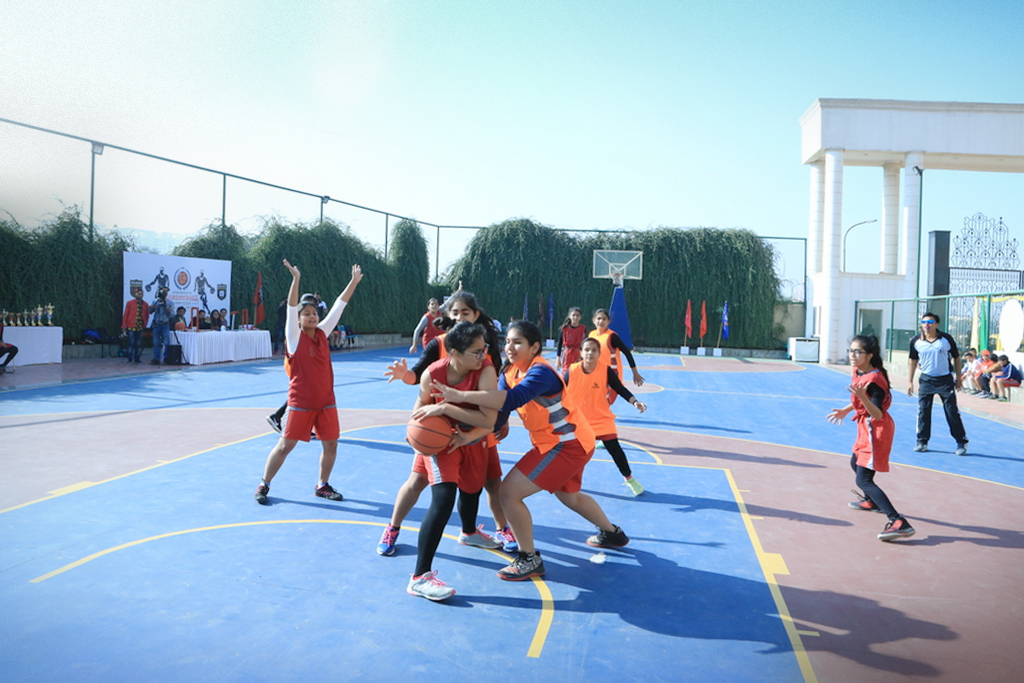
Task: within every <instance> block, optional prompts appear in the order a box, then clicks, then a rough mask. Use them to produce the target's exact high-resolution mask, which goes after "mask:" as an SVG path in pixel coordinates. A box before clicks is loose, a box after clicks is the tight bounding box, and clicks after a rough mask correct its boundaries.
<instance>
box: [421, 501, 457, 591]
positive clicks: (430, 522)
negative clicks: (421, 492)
mask: <svg viewBox="0 0 1024 683" xmlns="http://www.w3.org/2000/svg"><path fill="white" fill-rule="evenodd" d="M457 490H458V485H457V484H454V483H442V484H434V485H433V486H431V487H430V507H429V508H428V509H427V514H426V515H424V516H423V523H422V524H421V525H420V535H419V539H418V543H417V545H416V571H415V573H413V576H422V575H423V574H426V573H427V572H429V571H430V567H431V565H432V564H433V563H434V553H436V552H437V546H438V545H440V544H441V536H442V535H444V527H445V525H446V524H447V523H448V518H449V517H451V516H452V510H453V509H454V508H455V492H456V491H457Z"/></svg>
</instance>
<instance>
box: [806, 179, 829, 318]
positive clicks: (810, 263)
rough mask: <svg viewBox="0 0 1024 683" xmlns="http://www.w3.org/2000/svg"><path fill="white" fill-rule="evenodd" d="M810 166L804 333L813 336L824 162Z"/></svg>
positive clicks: (820, 235) (822, 207)
mask: <svg viewBox="0 0 1024 683" xmlns="http://www.w3.org/2000/svg"><path fill="white" fill-rule="evenodd" d="M809 165H810V167H811V208H810V222H809V224H808V228H807V283H806V285H805V286H806V290H805V291H804V304H805V305H804V309H805V318H804V335H805V336H807V337H813V336H814V307H815V301H814V280H815V278H814V276H815V275H817V274H818V273H820V272H821V247H822V242H823V239H824V238H823V235H822V229H823V226H824V222H823V220H822V216H823V215H824V213H823V212H824V210H825V162H824V161H815V162H814V163H812V164H809Z"/></svg>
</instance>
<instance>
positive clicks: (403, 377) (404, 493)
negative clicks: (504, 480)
mask: <svg viewBox="0 0 1024 683" xmlns="http://www.w3.org/2000/svg"><path fill="white" fill-rule="evenodd" d="M460 284H461V283H460ZM445 305H446V307H447V308H448V318H449V321H448V322H449V324H450V325H453V324H456V323H459V322H463V321H468V322H472V323H477V324H479V325H480V326H481V327H483V329H484V338H485V340H486V348H487V355H488V357H489V358H490V360H491V364H492V365H493V366H494V367H495V368H497V367H500V366H501V350H500V346H499V344H498V334H497V331H496V330H495V329H494V325H493V323H492V322H491V318H490V317H489V316H488V315H487V314H486V313H484V311H483V309H481V308H480V306H479V305H478V304H477V301H476V297H475V296H473V294H472V292H465V291H462V288H461V287H460V288H459V291H457V292H456V293H455V294H453V295H452V296H451V297H450V298H449V299H448V301H447V302H446V304H445ZM445 339H446V335H441V336H439V337H436V338H435V339H433V340H431V341H430V342H429V343H428V344H427V346H426V347H425V348H424V349H423V354H422V355H421V356H420V358H419V360H417V361H416V364H415V365H414V366H413V367H412V369H411V370H410V369H409V368H408V366H407V365H406V362H405V359H404V358H403V359H401V360H397V361H395V362H394V363H392V364H391V365H389V366H388V369H387V371H386V372H385V373H384V376H385V377H387V378H388V382H389V383H390V382H392V381H394V380H396V379H397V380H400V381H402V382H405V383H406V384H416V383H417V382H419V381H421V379H422V377H423V374H424V371H425V370H426V369H427V368H428V367H429V366H430V365H431V364H432V363H434V362H436V361H438V360H441V359H442V358H444V357H445V356H447V355H448V352H447V349H446V348H445ZM487 445H488V452H487V460H486V462H485V463H483V464H482V465H480V464H479V463H477V464H476V466H483V467H485V468H486V475H485V479H486V483H485V484H484V488H485V489H487V502H488V505H489V507H490V510H491V515H492V516H493V517H494V524H495V526H496V530H495V535H494V538H496V539H497V542H495V541H494V540H492V537H491V536H490V535H488V534H486V533H484V532H483V531H477V532H476V533H475V534H468V535H467V534H462V535H460V536H459V542H460V543H463V544H465V545H475V546H478V547H483V548H494V547H499V546H500V547H503V548H504V549H505V550H506V551H507V552H516V550H518V546H517V544H516V537H515V534H514V533H513V532H512V528H511V527H510V526H509V523H508V519H506V517H505V513H504V512H503V511H502V509H501V499H500V497H499V495H498V488H499V486H500V485H501V461H500V460H499V458H498V439H497V437H488V439H487ZM426 487H427V477H426V474H425V473H424V472H420V471H417V469H416V468H415V467H414V468H413V471H412V472H411V473H410V474H409V478H408V479H407V480H406V481H405V483H404V484H402V486H401V488H399V489H398V494H397V495H396V496H395V507H394V509H393V510H392V512H391V521H390V523H389V524H388V525H387V526H386V527H385V528H384V533H383V534H381V538H380V542H379V543H378V544H377V553H378V554H380V555H392V554H394V552H395V544H396V543H397V542H398V533H399V531H400V530H401V528H402V522H403V521H405V518H406V516H407V515H408V514H409V512H410V511H411V510H412V509H413V507H414V506H415V505H416V501H417V500H419V497H420V494H421V493H422V492H423V489H425V488H426ZM459 495H460V496H461V495H463V494H459ZM470 507H472V509H473V510H474V514H473V518H472V519H464V520H463V528H464V529H471V528H474V527H475V526H476V513H475V511H476V509H477V508H476V506H467V508H466V509H467V510H468V509H469V508H470ZM461 510H462V507H461V506H460V514H461Z"/></svg>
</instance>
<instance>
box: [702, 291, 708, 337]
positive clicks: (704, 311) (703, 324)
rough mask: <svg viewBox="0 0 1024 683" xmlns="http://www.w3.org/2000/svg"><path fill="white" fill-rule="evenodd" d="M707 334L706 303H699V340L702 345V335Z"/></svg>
mask: <svg viewBox="0 0 1024 683" xmlns="http://www.w3.org/2000/svg"><path fill="white" fill-rule="evenodd" d="M707 333H708V307H707V302H706V301H701V302H700V339H701V343H702V344H703V343H704V335H705V334H707Z"/></svg>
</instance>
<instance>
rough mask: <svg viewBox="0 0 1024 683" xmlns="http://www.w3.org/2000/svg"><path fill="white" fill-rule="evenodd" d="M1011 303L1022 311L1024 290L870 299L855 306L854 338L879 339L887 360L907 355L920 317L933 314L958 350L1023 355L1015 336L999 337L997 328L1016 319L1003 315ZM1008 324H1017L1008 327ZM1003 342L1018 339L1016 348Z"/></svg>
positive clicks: (1020, 345)
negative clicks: (869, 336) (897, 353)
mask: <svg viewBox="0 0 1024 683" xmlns="http://www.w3.org/2000/svg"><path fill="white" fill-rule="evenodd" d="M1010 301H1016V302H1017V304H1016V306H1017V307H1020V308H1024V290H1016V291H1009V292H992V293H987V294H969V295H964V294H961V295H950V296H938V297H928V298H922V299H873V300H865V301H858V302H857V303H856V306H855V316H856V318H855V323H854V329H855V330H856V334H873V335H875V336H876V337H878V340H879V342H880V343H881V345H882V351H883V353H884V354H885V356H886V358H887V359H889V360H892V353H891V352H892V351H907V350H908V349H909V348H910V339H911V338H912V337H913V336H914V335H916V334H917V333H918V332H919V330H920V322H921V316H922V315H924V314H925V313H935V314H936V315H938V316H940V318H941V320H942V322H941V323H940V325H939V327H940V328H941V329H942V330H943V331H945V332H946V333H947V334H949V335H950V336H951V337H953V339H954V340H956V343H957V346H958V347H960V349H961V350H965V349H968V348H975V349H977V350H978V351H981V350H982V349H992V350H995V351H998V352H1000V353H1011V354H1012V353H1021V352H1022V351H1024V344H1022V343H1021V342H1020V341H1019V339H1018V336H1017V335H1016V334H1011V335H1006V334H1003V335H1000V332H1001V330H1000V324H1001V322H1002V324H1004V325H1005V324H1007V323H1006V320H1007V319H1012V320H1014V321H1015V320H1016V318H1017V316H1016V315H1015V314H1014V315H1009V316H1004V315H1003V309H1004V308H1005V307H1006V305H1007V303H1008V302H1010ZM1011 324H1016V323H1015V322H1014V323H1011ZM1005 339H1018V342H1017V347H1016V348H1012V349H1006V348H1003V341H1004V340H1005Z"/></svg>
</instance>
